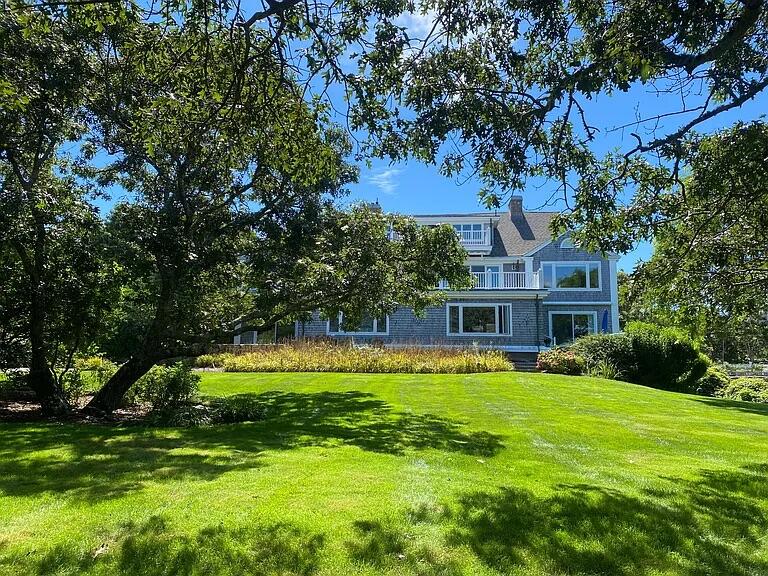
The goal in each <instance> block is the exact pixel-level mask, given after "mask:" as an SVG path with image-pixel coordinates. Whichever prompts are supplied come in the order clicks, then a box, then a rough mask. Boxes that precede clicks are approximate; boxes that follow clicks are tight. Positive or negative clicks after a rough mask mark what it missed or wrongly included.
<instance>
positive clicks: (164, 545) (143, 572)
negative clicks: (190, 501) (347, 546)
mask: <svg viewBox="0 0 768 576" xmlns="http://www.w3.org/2000/svg"><path fill="white" fill-rule="evenodd" d="M324 544H325V538H324V536H323V535H322V534H313V533H310V532H307V531H304V530H301V529H299V528H297V527H295V526H292V525H289V524H275V525H269V526H258V525H253V526H247V527H238V528H233V529H230V528H225V527H224V526H221V525H218V526H211V527H207V528H204V529H202V530H200V531H199V532H197V533H196V534H192V535H187V534H182V533H177V532H174V531H173V530H172V529H171V528H170V527H169V526H168V525H167V524H166V522H165V520H164V519H163V518H161V517H153V518H151V519H150V520H149V521H148V522H146V523H145V524H143V525H141V526H134V525H128V526H124V527H122V528H121V529H120V530H119V531H118V532H117V533H116V534H113V535H112V536H111V537H110V538H109V539H108V540H106V541H105V542H103V543H102V544H100V545H99V547H98V548H97V549H95V550H88V551H83V550H81V549H78V547H75V546H71V545H59V546H55V547H54V548H52V549H51V550H49V551H47V552H44V553H43V555H42V557H38V556H37V555H25V556H23V557H18V558H12V559H10V560H9V561H10V562H13V563H14V564H13V565H14V566H15V567H18V568H19V569H21V570H22V571H23V573H24V574H35V575H38V576H44V575H48V574H61V573H67V574H70V573H78V574H87V573H91V572H93V573H109V574H124V575H131V576H184V575H192V574H196V575H197V574H205V575H206V576H223V575H232V574H238V575H239V574H242V575H245V576H272V575H274V576H278V575H279V576H311V575H312V574H314V573H315V572H316V571H317V569H318V564H319V555H320V552H321V551H322V548H323V546H324ZM1 567H2V566H1V565H0V568H1ZM20 573H21V572H20Z"/></svg>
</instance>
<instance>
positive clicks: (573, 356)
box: [536, 348, 586, 376]
mask: <svg viewBox="0 0 768 576" xmlns="http://www.w3.org/2000/svg"><path fill="white" fill-rule="evenodd" d="M585 366H586V363H585V362H584V358H582V357H581V356H579V355H578V354H577V353H576V352H575V351H573V350H572V349H570V348H552V349H551V350H545V351H543V352H539V357H538V359H537V361H536V367H537V368H538V369H539V370H541V371H542V372H548V373H550V374H567V375H569V376H578V375H579V374H582V373H583V372H584V369H585Z"/></svg>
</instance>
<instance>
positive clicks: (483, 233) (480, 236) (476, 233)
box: [456, 228, 491, 246]
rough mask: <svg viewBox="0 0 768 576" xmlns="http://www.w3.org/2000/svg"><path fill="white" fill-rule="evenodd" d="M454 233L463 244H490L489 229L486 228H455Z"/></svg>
mask: <svg viewBox="0 0 768 576" xmlns="http://www.w3.org/2000/svg"><path fill="white" fill-rule="evenodd" d="M456 234H457V235H458V237H459V240H461V243H462V244H463V245H464V246H490V245H491V231H490V230H488V229H487V228H486V229H485V230H461V231H458V230H457V231H456Z"/></svg>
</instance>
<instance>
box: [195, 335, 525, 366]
mask: <svg viewBox="0 0 768 576" xmlns="http://www.w3.org/2000/svg"><path fill="white" fill-rule="evenodd" d="M250 350H251V351H249V352H246V353H244V354H214V355H211V354H207V355H205V356H200V357H198V358H197V361H196V365H197V366H198V367H200V368H203V367H214V366H216V367H221V368H224V371H225V372H361V373H396V372H397V373H410V374H469V373H475V372H502V371H507V370H514V365H513V364H512V363H511V362H510V361H509V360H507V358H506V356H505V355H504V353H503V352H501V351H498V350H478V349H456V348H416V347H408V348H406V347H403V348H382V347H374V346H353V345H351V344H349V343H345V342H328V341H316V342H315V341H305V342H295V343H292V344H280V345H276V346H268V345H264V346H259V347H258V348H257V349H256V350H255V351H254V350H253V348H251V349H250Z"/></svg>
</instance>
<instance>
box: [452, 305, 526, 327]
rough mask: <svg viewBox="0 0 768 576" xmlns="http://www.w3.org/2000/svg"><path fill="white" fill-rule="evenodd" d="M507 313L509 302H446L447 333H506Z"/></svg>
mask: <svg viewBox="0 0 768 576" xmlns="http://www.w3.org/2000/svg"><path fill="white" fill-rule="evenodd" d="M509 314H510V310H509V304H448V334H449V335H463V334H466V335H477V334H486V335H488V334H490V335H507V334H510V333H511V329H510V322H509Z"/></svg>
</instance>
